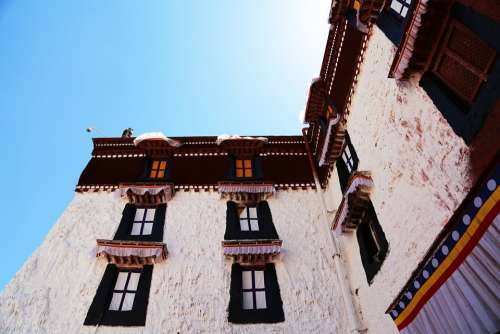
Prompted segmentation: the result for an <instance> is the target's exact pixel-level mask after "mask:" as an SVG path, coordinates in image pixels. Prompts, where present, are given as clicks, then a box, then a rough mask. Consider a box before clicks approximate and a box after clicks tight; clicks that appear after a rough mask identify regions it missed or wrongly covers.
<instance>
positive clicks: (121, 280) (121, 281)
mask: <svg viewBox="0 0 500 334" xmlns="http://www.w3.org/2000/svg"><path fill="white" fill-rule="evenodd" d="M128 274H129V273H128V272H125V271H120V272H119V273H118V278H117V279H116V284H115V290H123V289H125V283H127V277H128Z"/></svg>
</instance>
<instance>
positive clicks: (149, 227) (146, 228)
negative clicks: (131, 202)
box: [142, 223, 153, 235]
mask: <svg viewBox="0 0 500 334" xmlns="http://www.w3.org/2000/svg"><path fill="white" fill-rule="evenodd" d="M152 232H153V223H144V229H143V230H142V235H151V233H152Z"/></svg>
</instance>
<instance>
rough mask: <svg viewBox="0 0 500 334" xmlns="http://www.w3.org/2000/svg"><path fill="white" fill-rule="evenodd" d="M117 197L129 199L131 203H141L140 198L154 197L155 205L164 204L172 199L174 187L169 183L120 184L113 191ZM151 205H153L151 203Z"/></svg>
mask: <svg viewBox="0 0 500 334" xmlns="http://www.w3.org/2000/svg"><path fill="white" fill-rule="evenodd" d="M115 194H116V196H117V197H125V196H127V197H129V199H130V201H131V202H133V203H142V202H145V201H141V197H147V196H154V197H155V201H154V202H155V203H156V204H158V203H165V202H167V201H169V200H170V199H172V196H173V195H174V186H173V185H172V184H170V183H167V184H166V183H160V184H157V183H131V184H124V183H122V184H120V186H119V188H118V189H117V190H116V191H115ZM151 204H153V203H151Z"/></svg>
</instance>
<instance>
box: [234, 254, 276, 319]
mask: <svg viewBox="0 0 500 334" xmlns="http://www.w3.org/2000/svg"><path fill="white" fill-rule="evenodd" d="M245 270H263V271H264V286H265V291H266V308H265V309H243V289H242V288H243V285H242V280H243V279H242V272H243V271H245ZM229 294H230V298H229V305H228V310H227V311H228V321H229V322H230V323H233V324H256V323H278V322H283V321H285V314H284V312H283V301H282V300H281V293H280V288H279V282H278V277H277V275H276V269H275V266H274V263H267V264H265V265H263V266H242V265H240V264H238V263H234V264H233V265H232V267H231V287H230V291H229ZM254 305H255V304H254Z"/></svg>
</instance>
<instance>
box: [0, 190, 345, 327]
mask: <svg viewBox="0 0 500 334" xmlns="http://www.w3.org/2000/svg"><path fill="white" fill-rule="evenodd" d="M315 198H316V193H315V191H313V190H304V191H279V192H278V193H277V195H276V196H275V197H274V198H271V199H269V200H268V203H269V206H270V209H271V213H272V216H273V221H274V224H275V226H276V229H277V231H278V233H279V236H280V238H281V239H282V240H283V251H282V254H281V255H280V259H279V260H277V261H275V264H276V272H277V277H278V282H279V286H280V290H281V298H282V300H283V309H284V313H285V322H282V323H278V324H255V325H233V324H230V323H228V321H227V307H228V302H229V286H230V269H231V267H230V261H228V260H225V259H224V257H223V255H222V250H221V241H222V240H223V236H224V230H225V224H226V201H225V200H222V199H220V195H219V194H217V193H214V192H178V193H176V194H175V196H174V197H173V198H172V200H170V201H169V202H168V204H167V214H166V222H165V232H164V241H165V242H166V244H167V247H168V250H169V257H168V259H167V260H166V261H164V262H162V263H160V264H156V265H155V266H154V270H153V277H152V282H151V290H150V296H149V305H148V311H147V319H146V326H145V327H128V328H127V327H119V329H117V328H116V327H103V326H101V327H98V328H96V327H93V326H83V321H84V319H85V315H86V313H87V311H88V309H89V306H90V304H91V302H92V298H93V297H94V294H95V292H96V289H97V286H98V285H99V282H100V280H101V278H102V275H103V272H104V270H105V267H106V261H105V260H104V259H101V258H96V257H95V242H96V238H111V237H112V236H113V235H114V233H115V230H116V228H117V227H118V224H119V222H120V218H121V213H122V210H123V207H124V205H125V202H124V201H123V200H121V199H118V198H116V196H115V195H114V194H112V193H108V192H97V193H85V194H78V193H77V194H76V195H75V197H74V199H73V200H72V202H71V203H70V204H69V206H68V207H67V209H66V210H65V212H64V213H63V215H62V216H61V218H60V219H59V220H58V222H57V223H56V224H55V225H54V227H53V229H52V230H51V231H50V233H49V234H48V236H47V238H46V239H45V241H44V242H43V244H42V245H41V246H40V247H39V248H38V249H37V250H36V252H35V253H34V254H33V255H32V257H31V258H30V259H29V260H28V261H27V262H26V263H25V264H24V266H23V267H22V269H21V270H20V271H19V272H18V273H17V274H16V276H15V277H14V279H13V280H12V281H11V282H10V283H9V284H8V285H7V286H6V288H5V290H4V291H3V293H2V294H1V295H0V332H1V333H96V332H97V333H116V332H119V333H177V332H179V333H233V332H234V333H243V332H244V333H262V332H267V333H269V332H271V333H274V332H279V333H314V332H315V333H344V332H346V331H347V328H346V326H347V324H346V320H345V317H346V315H345V312H344V308H343V307H342V305H343V300H342V298H341V297H340V296H341V294H340V292H339V291H338V284H337V279H336V276H335V272H334V270H333V267H332V250H331V246H330V245H331V244H330V240H329V238H330V236H329V235H328V233H327V231H328V227H327V225H326V224H327V222H326V221H325V220H324V218H323V214H322V211H321V210H322V207H321V205H320V201H319V200H314V199H315Z"/></svg>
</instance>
